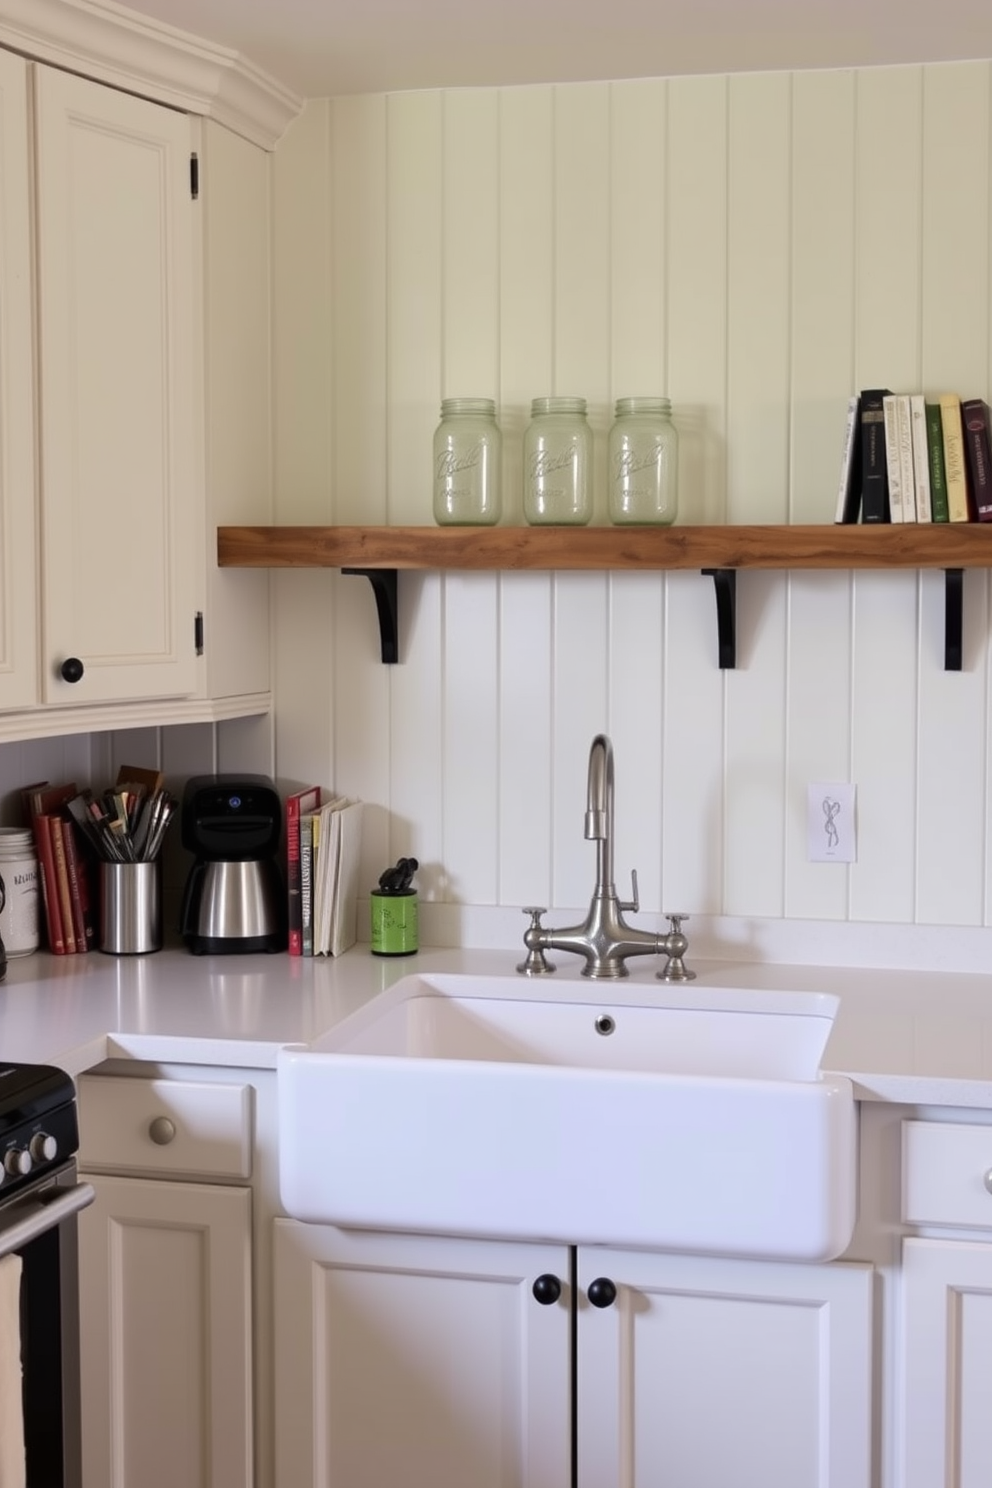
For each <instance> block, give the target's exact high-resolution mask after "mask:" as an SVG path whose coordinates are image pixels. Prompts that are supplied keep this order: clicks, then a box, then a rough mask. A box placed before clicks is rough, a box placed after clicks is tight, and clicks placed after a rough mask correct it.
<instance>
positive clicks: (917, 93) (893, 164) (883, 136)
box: [855, 67, 923, 393]
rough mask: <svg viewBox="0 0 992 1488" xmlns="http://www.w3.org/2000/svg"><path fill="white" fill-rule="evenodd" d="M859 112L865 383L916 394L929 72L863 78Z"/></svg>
mask: <svg viewBox="0 0 992 1488" xmlns="http://www.w3.org/2000/svg"><path fill="white" fill-rule="evenodd" d="M856 108H857V142H856V150H857V172H856V178H855V210H856V213H857V248H856V252H857V260H856V264H857V270H856V272H857V349H858V357H857V368H858V377H859V384H860V386H861V387H889V388H891V389H892V391H893V392H896V393H899V392H907V393H908V392H913V391H915V389H916V386H917V382H918V378H919V361H920V257H921V249H920V202H921V193H922V169H921V160H920V141H921V138H922V130H923V71H922V69H921V68H919V67H879V68H870V69H867V70H865V71H862V72H859V73H858V74H857V89H856Z"/></svg>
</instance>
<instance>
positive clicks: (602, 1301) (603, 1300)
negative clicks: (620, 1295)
mask: <svg viewBox="0 0 992 1488" xmlns="http://www.w3.org/2000/svg"><path fill="white" fill-rule="evenodd" d="M586 1296H587V1297H588V1298H589V1301H590V1302H591V1303H592V1305H593V1307H612V1306H613V1304H614V1302H615V1301H616V1300H617V1289H616V1287H615V1286H614V1285H613V1282H612V1281H611V1280H610V1278H609V1277H608V1276H597V1277H596V1280H595V1281H591V1282H590V1283H589V1285H588V1287H587V1288H586Z"/></svg>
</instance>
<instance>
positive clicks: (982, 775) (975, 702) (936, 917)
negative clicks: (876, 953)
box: [916, 570, 989, 925]
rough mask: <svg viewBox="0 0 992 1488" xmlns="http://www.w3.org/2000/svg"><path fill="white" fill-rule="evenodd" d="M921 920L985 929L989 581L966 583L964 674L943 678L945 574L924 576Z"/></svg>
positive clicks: (978, 578)
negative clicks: (985, 658) (985, 660)
mask: <svg viewBox="0 0 992 1488" xmlns="http://www.w3.org/2000/svg"><path fill="white" fill-rule="evenodd" d="M920 577H921V585H922V603H921V612H922V625H921V645H920V714H919V722H918V728H919V786H918V801H919V828H918V832H917V841H916V918H917V919H918V920H919V921H920V922H921V923H922V924H925V925H981V924H984V923H985V892H986V863H985V846H986V834H987V832H988V781H987V778H986V771H987V768H988V766H987V758H988V752H989V750H988V740H987V734H986V728H987V717H986V706H987V698H988V668H987V665H986V666H983V665H981V664H980V663H979V657H980V656H981V654H982V653H983V652H987V646H988V633H989V615H988V606H987V603H986V596H987V582H986V576H985V575H984V574H982V573H973V572H972V571H971V570H969V571H968V572H966V574H965V576H964V593H965V601H964V617H963V629H964V670H963V671H960V672H946V671H944V655H943V643H944V575H943V574H942V573H940V572H936V573H924V574H921V576H920Z"/></svg>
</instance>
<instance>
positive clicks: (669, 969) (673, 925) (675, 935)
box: [656, 910, 696, 982]
mask: <svg viewBox="0 0 992 1488" xmlns="http://www.w3.org/2000/svg"><path fill="white" fill-rule="evenodd" d="M665 918H666V919H667V921H668V924H669V927H670V928H669V931H668V934H667V935H665V936H663V938H662V947H661V948H662V950H663V951H664V953H665V955H666V956H667V957H668V960H667V962H666V963H665V965H664V967H663V969H662V970H661V971H659V972H657V973H656V975H657V977H658V978H659V980H660V981H662V982H691V981H694V980H695V977H696V973H695V972H694V971H690V970H689V968H688V967H687V966H686V964H685V961H684V960H683V957H684V956H685V953H686V951H687V950H688V949H689V942H688V940H687V939H686V937H685V935H684V934H683V933H682V922H683V920H687V919H688V918H689V916H688V915H687V914H684V913H683V912H682V911H681V910H680V911H679V913H678V914H667V913H666V915H665Z"/></svg>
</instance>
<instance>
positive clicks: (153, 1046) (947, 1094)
mask: <svg viewBox="0 0 992 1488" xmlns="http://www.w3.org/2000/svg"><path fill="white" fill-rule="evenodd" d="M519 959H520V955H519V953H518V952H512V951H506V950H421V951H420V952H419V953H418V954H417V955H415V956H408V957H397V958H389V959H386V958H379V957H375V956H372V955H371V954H370V953H369V950H368V947H367V946H365V945H359V946H356V947H355V948H354V950H352V951H349V952H348V953H347V955H345V956H341V957H338V958H337V959H330V958H328V959H325V958H318V959H315V960H310V959H306V960H304V959H302V958H295V957H289V956H287V955H277V956H265V955H255V956H209V957H197V956H191V955H189V954H188V952H186V951H185V950H183V949H175V950H165V951H160V952H157V953H155V954H153V955H150V956H134V957H116V956H105V955H102V954H100V953H99V952H96V951H93V952H90V953H89V954H88V955H84V956H60V957H55V956H50V955H48V954H45V953H39V954H37V955H34V956H27V957H21V958H18V959H14V960H11V961H10V963H9V966H8V971H7V979H6V982H5V983H4V984H2V985H0V1056H2V1057H3V1058H4V1059H8V1060H10V1061H17V1062H25V1063H39V1064H55V1065H58V1066H59V1067H60V1068H62V1069H64V1070H66V1071H67V1072H68V1073H69V1074H71V1075H77V1074H80V1073H81V1072H82V1071H83V1070H86V1069H90V1068H92V1067H93V1066H94V1065H96V1064H99V1063H100V1062H101V1061H102V1060H104V1059H108V1058H131V1059H140V1060H149V1061H154V1062H159V1063H192V1064H212V1065H230V1066H237V1067H242V1068H274V1067H275V1063H276V1052H277V1050H278V1049H279V1047H280V1046H281V1045H282V1044H287V1043H303V1044H310V1043H312V1042H313V1041H314V1040H315V1039H317V1038H319V1037H320V1036H321V1035H322V1034H324V1033H327V1032H328V1031H329V1030H330V1029H331V1028H332V1027H333V1026H334V1025H335V1024H336V1023H338V1022H339V1021H340V1020H341V1019H342V1018H343V1017H346V1016H347V1015H348V1014H350V1013H352V1012H354V1011H355V1010H356V1009H357V1008H359V1007H361V1006H362V1005H363V1004H364V1003H366V1002H367V1001H368V1000H369V999H370V998H371V997H374V996H375V995H376V994H377V993H378V992H381V991H383V990H384V989H385V988H386V987H389V986H391V985H392V984H393V983H394V982H395V981H397V980H398V979H399V978H400V977H402V976H407V975H409V974H410V973H412V972H417V971H449V972H452V971H463V972H476V973H485V974H488V975H493V974H496V975H505V976H506V977H507V978H508V979H509V980H510V981H511V982H512V984H513V986H514V988H515V989H516V991H517V992H518V993H523V994H526V992H527V989H528V988H532V987H534V986H535V984H534V983H532V982H528V981H525V980H524V979H523V978H522V977H518V976H517V975H516V973H515V971H514V967H515V965H516V962H517V961H518V960H519ZM563 969H564V968H563ZM696 969H697V971H698V980H697V981H695V982H693V983H690V984H688V985H687V987H686V996H687V998H689V999H691V996H692V991H693V989H694V988H696V987H715V988H728V987H735V986H738V987H743V988H768V989H770V990H777V989H781V990H788V991H811V992H829V993H833V994H835V995H837V996H838V997H839V998H840V1009H839V1011H838V1014H837V1019H836V1022H835V1025H834V1030H833V1032H832V1034H831V1037H830V1041H829V1043H828V1045H827V1051H826V1056H825V1059H824V1063H823V1067H824V1069H825V1070H829V1071H830V1072H833V1073H840V1074H845V1075H848V1076H850V1078H851V1079H852V1080H853V1082H854V1085H855V1093H856V1094H857V1095H858V1096H859V1097H863V1098H869V1099H877V1100H892V1101H900V1102H905V1103H907V1104H913V1105H941V1106H971V1107H987V1108H989V1109H992V976H984V975H979V974H976V973H962V972H954V973H941V972H922V971H884V970H871V971H860V970H852V969H850V968H843V967H816V966H785V965H766V964H758V963H754V962H732V961H700V962H698V963H696ZM577 971H578V966H577V965H576V968H575V970H574V971H573V970H572V969H571V968H570V969H569V972H568V974H569V975H570V976H571V975H575V974H577ZM657 985H658V984H657V983H656V981H655V979H654V966H653V964H651V965H647V966H645V967H643V968H642V967H638V966H634V967H632V970H631V976H630V978H629V979H627V980H625V981H624V982H622V983H620V984H618V985H615V986H610V987H609V988H608V990H607V992H606V993H605V994H604V1000H607V999H608V1000H610V1001H617V1000H618V999H622V997H623V994H624V991H625V990H628V991H629V992H630V994H631V995H632V996H633V997H634V998H636V999H637V1000H642V999H643V998H645V997H648V996H650V991H651V988H652V987H653V986H654V987H656V986H657Z"/></svg>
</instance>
